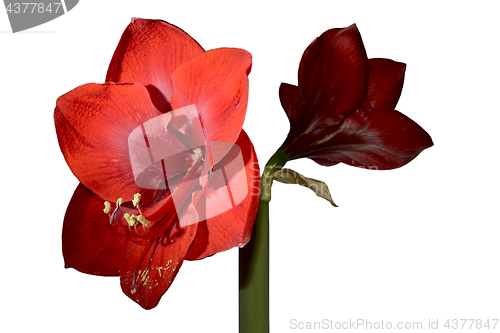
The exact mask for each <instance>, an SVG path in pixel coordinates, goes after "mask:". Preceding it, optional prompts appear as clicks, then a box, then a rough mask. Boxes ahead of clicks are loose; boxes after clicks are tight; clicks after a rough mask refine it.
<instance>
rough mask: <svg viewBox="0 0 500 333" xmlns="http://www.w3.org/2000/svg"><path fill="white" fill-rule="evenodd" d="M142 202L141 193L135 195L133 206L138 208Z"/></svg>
mask: <svg viewBox="0 0 500 333" xmlns="http://www.w3.org/2000/svg"><path fill="white" fill-rule="evenodd" d="M140 202H141V195H140V194H139V193H136V194H134V200H132V204H133V205H134V207H137V206H138V205H139V203H140Z"/></svg>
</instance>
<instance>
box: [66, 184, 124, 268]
mask: <svg viewBox="0 0 500 333" xmlns="http://www.w3.org/2000/svg"><path fill="white" fill-rule="evenodd" d="M103 209H104V200H103V199H101V198H100V197H99V196H98V195H96V194H94V193H92V191H90V190H89V189H87V188H85V187H84V186H83V185H82V184H80V185H78V187H77V188H76V190H75V193H74V194H73V197H72V198H71V201H70V203H69V205H68V209H67V210H66V215H65V216H64V225H63V232H62V248H63V256H64V262H65V265H66V267H67V268H70V267H71V268H74V269H76V270H78V271H80V272H82V273H87V274H95V275H107V276H118V275H120V274H119V267H120V260H121V253H122V249H123V241H124V239H125V238H124V236H125V234H126V229H124V228H120V227H118V226H117V225H115V224H112V225H110V223H109V216H108V214H105V213H104V212H103Z"/></svg>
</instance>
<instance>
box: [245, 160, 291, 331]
mask: <svg viewBox="0 0 500 333" xmlns="http://www.w3.org/2000/svg"><path fill="white" fill-rule="evenodd" d="M286 161H287V158H286V156H285V155H284V154H283V153H282V152H280V151H278V152H277V153H276V154H274V156H273V157H271V159H270V160H269V162H268V163H267V165H266V168H265V169H264V172H263V174H262V179H261V193H260V200H259V209H258V211H257V217H256V219H255V224H254V227H253V232H252V238H251V239H250V241H249V242H248V244H247V245H246V246H245V247H243V248H241V249H240V250H239V251H240V252H239V282H240V287H239V313H240V316H239V326H240V329H239V332H240V333H269V201H270V200H271V195H270V189H271V182H272V178H271V175H272V173H273V172H274V171H276V170H279V169H281V168H282V167H283V165H284V164H285V163H286Z"/></svg>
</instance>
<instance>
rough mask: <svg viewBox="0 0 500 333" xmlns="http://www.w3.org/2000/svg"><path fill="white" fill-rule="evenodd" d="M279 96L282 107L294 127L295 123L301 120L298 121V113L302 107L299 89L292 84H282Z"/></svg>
mask: <svg viewBox="0 0 500 333" xmlns="http://www.w3.org/2000/svg"><path fill="white" fill-rule="evenodd" d="M279 95H280V101H281V106H282V107H283V109H284V110H285V112H286V115H287V116H288V120H289V121H290V126H294V125H295V123H296V122H297V121H298V120H300V119H298V118H299V116H300V114H298V111H297V109H298V108H299V106H300V95H299V88H298V87H297V86H294V85H292V84H288V83H282V84H281V85H280V90H279Z"/></svg>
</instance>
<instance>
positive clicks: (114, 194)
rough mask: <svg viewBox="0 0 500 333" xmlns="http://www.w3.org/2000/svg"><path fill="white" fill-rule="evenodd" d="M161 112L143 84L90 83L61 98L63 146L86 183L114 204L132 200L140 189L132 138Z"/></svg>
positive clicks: (59, 133) (57, 117)
mask: <svg viewBox="0 0 500 333" xmlns="http://www.w3.org/2000/svg"><path fill="white" fill-rule="evenodd" d="M158 115H161V113H160V112H159V111H158V110H157V109H156V108H155V107H154V106H153V104H151V100H150V98H149V94H148V92H147V90H146V89H145V88H144V87H143V86H141V85H140V84H104V85H99V84H94V83H91V84H86V85H83V86H80V87H78V88H76V89H74V90H72V91H70V92H69V93H67V94H65V95H63V96H61V97H59V99H58V100H57V107H56V109H55V112H54V118H55V123H56V131H57V138H58V140H59V146H60V147H61V151H62V153H63V155H64V157H65V159H66V162H67V163H68V165H69V167H70V168H71V170H72V171H73V173H74V174H75V176H76V177H77V178H78V179H79V180H80V182H82V183H83V185H85V187H87V188H89V189H90V190H91V191H92V192H94V193H97V194H98V195H99V196H100V197H102V198H103V199H105V200H109V201H113V202H114V201H116V200H117V199H118V198H120V197H122V198H123V199H124V201H128V200H132V198H133V196H134V194H135V193H138V192H143V191H142V189H141V188H140V187H138V186H137V185H136V184H135V180H134V175H133V172H132V167H131V162H130V156H129V148H128V136H129V134H130V133H131V132H132V131H133V130H134V129H135V128H136V127H138V126H140V125H141V124H143V123H144V122H146V121H147V120H149V119H152V118H154V117H155V116H158Z"/></svg>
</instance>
